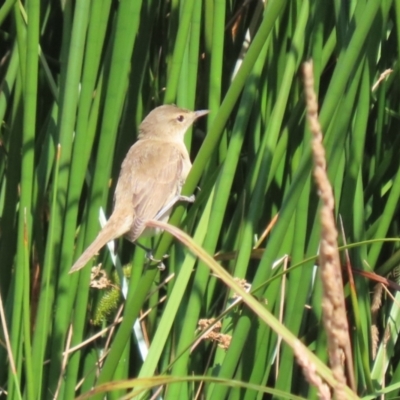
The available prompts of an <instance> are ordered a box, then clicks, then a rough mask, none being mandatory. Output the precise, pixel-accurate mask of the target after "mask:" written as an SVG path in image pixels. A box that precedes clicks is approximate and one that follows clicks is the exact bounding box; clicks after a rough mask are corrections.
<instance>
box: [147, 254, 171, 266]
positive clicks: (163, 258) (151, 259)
mask: <svg viewBox="0 0 400 400" xmlns="http://www.w3.org/2000/svg"><path fill="white" fill-rule="evenodd" d="M168 257H169V255H168V254H164V255H163V256H162V259H161V260H157V259H156V258H154V256H153V252H152V251H151V250H149V251H147V252H146V258H147V259H148V260H149V261H151V262H153V263H156V264H157V268H158V269H159V270H160V271H164V270H165V265H164V263H163V260H165V259H166V258H168Z"/></svg>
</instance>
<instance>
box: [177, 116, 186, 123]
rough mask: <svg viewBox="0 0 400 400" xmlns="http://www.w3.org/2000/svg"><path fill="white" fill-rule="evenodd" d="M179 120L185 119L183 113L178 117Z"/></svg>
mask: <svg viewBox="0 0 400 400" xmlns="http://www.w3.org/2000/svg"><path fill="white" fill-rule="evenodd" d="M176 119H177V120H178V121H179V122H183V120H184V119H185V118H184V116H183V115H178V117H177V118H176Z"/></svg>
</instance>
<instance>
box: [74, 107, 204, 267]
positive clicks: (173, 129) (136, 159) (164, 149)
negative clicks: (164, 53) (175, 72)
mask: <svg viewBox="0 0 400 400" xmlns="http://www.w3.org/2000/svg"><path fill="white" fill-rule="evenodd" d="M208 112H209V111H208V110H200V111H190V110H185V109H183V108H179V107H177V106H175V105H163V106H160V107H157V108H155V109H154V110H153V111H151V112H150V113H149V114H148V115H147V117H146V118H145V119H144V120H143V122H142V123H141V124H140V126H139V135H138V140H137V141H136V143H135V144H134V145H133V146H132V147H131V148H130V149H129V151H128V154H127V155H126V157H125V159H124V161H123V163H122V166H121V171H120V174H119V178H118V182H117V186H116V189H115V194H114V210H113V213H112V214H111V217H110V218H109V220H108V221H107V223H106V224H105V225H104V227H103V228H102V229H101V231H100V232H99V234H98V235H97V237H96V239H95V240H94V241H93V243H92V244H91V245H90V246H89V247H88V248H87V249H86V250H85V251H84V252H83V254H82V255H81V256H80V257H79V258H78V259H77V260H76V261H75V264H74V265H73V266H72V268H71V270H70V273H71V272H75V271H78V270H79V269H81V268H83V267H84V266H85V265H86V264H87V263H88V262H89V261H90V259H91V258H92V257H93V256H94V255H95V254H96V253H97V252H98V251H99V250H100V249H101V248H102V247H103V246H104V245H105V244H106V243H108V242H109V241H111V240H113V239H116V238H118V237H120V236H123V235H124V236H125V237H126V238H127V239H128V240H129V241H131V242H135V241H136V240H137V239H138V238H139V236H141V235H142V234H143V233H150V234H152V233H153V234H154V233H155V232H154V231H152V230H150V229H149V228H146V221H149V220H152V219H157V220H161V221H167V220H168V218H169V215H170V213H171V208H172V206H173V205H174V204H175V203H176V202H177V201H180V200H183V201H194V196H190V197H185V196H182V195H181V189H182V186H183V184H184V182H185V179H186V177H187V175H188V174H189V171H190V169H191V167H192V164H191V162H190V158H189V153H188V151H187V149H186V146H185V144H184V141H183V139H184V135H185V133H186V131H187V130H188V128H189V127H190V126H191V125H192V124H193V122H194V121H195V120H196V119H197V118H199V117H202V116H203V115H206V114H207V113H208ZM145 231H146V232H145Z"/></svg>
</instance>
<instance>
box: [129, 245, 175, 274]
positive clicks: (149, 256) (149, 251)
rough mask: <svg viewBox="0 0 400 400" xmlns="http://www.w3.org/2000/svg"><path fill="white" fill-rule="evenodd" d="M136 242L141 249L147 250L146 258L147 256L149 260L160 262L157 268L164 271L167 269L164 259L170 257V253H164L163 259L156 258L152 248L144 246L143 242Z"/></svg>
mask: <svg viewBox="0 0 400 400" xmlns="http://www.w3.org/2000/svg"><path fill="white" fill-rule="evenodd" d="M134 244H135V245H136V246H138V247H140V248H141V249H143V250H144V251H145V252H146V258H147V259H148V260H149V261H151V262H154V263H157V264H158V265H157V268H158V269H159V270H160V271H164V270H165V265H164V263H163V260H164V259H165V258H168V254H165V255H163V257H162V260H157V259H155V258H154V256H153V250H152V249H149V248H148V247H146V246H143V245H142V244H141V243H139V242H135V243H134Z"/></svg>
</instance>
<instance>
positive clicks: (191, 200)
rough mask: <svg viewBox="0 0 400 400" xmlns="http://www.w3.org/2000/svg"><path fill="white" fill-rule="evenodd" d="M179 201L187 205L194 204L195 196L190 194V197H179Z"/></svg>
mask: <svg viewBox="0 0 400 400" xmlns="http://www.w3.org/2000/svg"><path fill="white" fill-rule="evenodd" d="M178 200H179V201H187V202H188V203H194V201H195V200H196V196H195V195H194V194H192V195H191V196H179V199H178Z"/></svg>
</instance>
